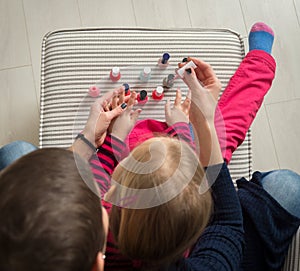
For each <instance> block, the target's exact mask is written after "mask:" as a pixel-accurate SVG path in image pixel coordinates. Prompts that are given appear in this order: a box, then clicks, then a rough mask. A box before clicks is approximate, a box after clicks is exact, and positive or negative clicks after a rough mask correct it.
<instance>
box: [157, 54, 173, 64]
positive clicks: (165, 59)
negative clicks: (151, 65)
mask: <svg viewBox="0 0 300 271" xmlns="http://www.w3.org/2000/svg"><path fill="white" fill-rule="evenodd" d="M169 58H170V55H169V53H164V54H163V56H162V57H161V58H160V59H159V60H158V66H159V67H161V68H166V67H168V65H169Z"/></svg>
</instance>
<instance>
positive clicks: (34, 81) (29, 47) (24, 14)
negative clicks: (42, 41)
mask: <svg viewBox="0 0 300 271" xmlns="http://www.w3.org/2000/svg"><path fill="white" fill-rule="evenodd" d="M22 10H23V16H24V21H25V29H26V37H27V44H28V50H29V56H30V63H31V65H30V67H31V74H32V78H33V83H34V92H35V100H36V106H37V109H38V110H37V111H38V113H39V115H40V107H39V97H38V95H37V89H36V78H35V75H34V71H33V66H32V63H33V61H32V55H31V46H30V41H29V35H28V24H27V18H26V13H25V8H24V0H22ZM40 57H41V53H40Z"/></svg>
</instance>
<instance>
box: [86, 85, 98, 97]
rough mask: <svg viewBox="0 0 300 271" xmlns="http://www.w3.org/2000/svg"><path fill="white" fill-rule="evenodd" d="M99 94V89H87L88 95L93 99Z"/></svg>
mask: <svg viewBox="0 0 300 271" xmlns="http://www.w3.org/2000/svg"><path fill="white" fill-rule="evenodd" d="M99 94H100V89H99V88H98V87H97V86H91V87H90V88H89V95H90V96H91V97H93V98H96V97H98V96H99Z"/></svg>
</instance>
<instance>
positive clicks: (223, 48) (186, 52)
mask: <svg viewBox="0 0 300 271" xmlns="http://www.w3.org/2000/svg"><path fill="white" fill-rule="evenodd" d="M164 52H169V53H170V55H171V58H170V65H169V66H168V67H167V68H166V69H161V68H159V67H158V66H157V65H156V64H157V60H158V58H160V57H161V56H162V54H163V53H164ZM244 53H245V52H244V45H243V42H242V39H241V37H240V35H239V34H237V33H235V32H233V31H230V30H226V29H211V30H209V29H189V30H187V29H185V30H149V29H123V30H120V29H79V30H78V29H76V30H60V31H54V32H51V33H49V34H47V35H46V36H45V38H44V40H43V47H42V70H41V111H40V112H41V116H40V147H41V148H43V147H54V146H55V147H68V146H70V145H71V143H72V141H73V138H74V137H75V134H77V133H78V131H80V130H81V129H82V128H83V125H84V123H85V120H86V118H87V116H88V111H89V106H90V104H91V103H92V102H93V100H94V98H91V97H89V96H88V95H87V91H88V88H89V87H90V86H91V85H97V86H98V87H99V88H100V89H101V93H102V94H103V93H105V92H106V91H107V90H110V89H113V88H115V87H117V86H119V85H120V84H121V83H124V82H127V83H129V84H130V86H131V87H132V88H134V89H137V90H140V89H142V88H143V89H146V90H148V91H150V92H151V91H152V89H153V88H154V87H155V86H156V85H161V83H162V80H163V78H165V77H166V76H167V75H168V74H170V73H173V72H174V69H175V68H176V64H177V63H178V62H180V61H181V60H182V58H183V57H187V56H194V57H197V58H201V59H203V60H205V61H206V62H208V63H210V64H211V65H212V67H213V68H214V70H215V72H216V74H217V76H218V78H219V79H220V80H221V82H222V85H223V86H226V85H227V84H228V81H229V79H230V77H231V76H232V75H233V74H234V72H235V71H236V69H237V68H238V66H239V64H240V62H241V61H242V59H243V57H244ZM113 66H118V67H120V68H121V73H122V78H121V80H120V81H119V82H118V83H112V82H111V81H110V80H109V72H110V69H111V68H112V67H113ZM145 66H148V67H151V69H152V78H151V80H150V81H149V82H146V83H141V82H140V81H139V73H140V71H141V70H142V69H143V68H144V67H145ZM176 87H180V88H181V90H182V92H184V93H185V92H186V90H187V89H186V87H185V86H184V85H183V84H182V82H181V81H180V80H178V81H176V83H175V84H174V88H172V89H170V90H169V91H167V92H166V94H165V95H166V98H170V100H173V99H174V89H176ZM163 105H164V103H163V102H153V101H152V100H151V99H150V102H148V103H147V104H146V105H145V106H144V107H143V114H142V115H141V118H147V117H148V118H149V117H151V118H154V119H157V120H164V111H163ZM251 159H252V156H251V134H250V131H249V132H248V134H247V136H246V139H245V141H244V143H243V144H242V145H241V146H240V147H239V148H238V149H237V150H236V151H235V153H234V155H233V157H232V161H231V163H230V166H229V168H230V171H231V174H232V178H233V180H236V179H238V178H240V177H246V178H250V175H251V171H252V160H251ZM299 235H300V233H299V231H298V234H297V235H296V236H295V238H294V241H293V244H292V245H291V247H290V251H289V255H288V258H287V261H286V264H285V266H284V269H283V270H285V271H291V270H300V264H299V238H300V237H299Z"/></svg>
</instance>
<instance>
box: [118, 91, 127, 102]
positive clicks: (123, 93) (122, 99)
mask: <svg viewBox="0 0 300 271" xmlns="http://www.w3.org/2000/svg"><path fill="white" fill-rule="evenodd" d="M124 97H125V92H124V91H122V92H121V93H120V95H119V101H118V104H122V103H124Z"/></svg>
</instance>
